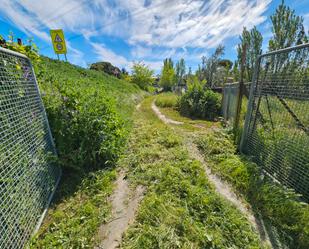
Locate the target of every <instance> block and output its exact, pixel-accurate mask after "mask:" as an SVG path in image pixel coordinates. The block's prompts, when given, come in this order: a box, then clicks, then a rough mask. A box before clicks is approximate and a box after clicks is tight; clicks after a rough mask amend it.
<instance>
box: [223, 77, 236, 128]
mask: <svg viewBox="0 0 309 249" xmlns="http://www.w3.org/2000/svg"><path fill="white" fill-rule="evenodd" d="M222 92H223V99H222V114H223V118H224V120H225V121H227V122H229V123H231V124H232V123H233V122H234V120H235V118H236V114H237V102H238V99H239V97H238V96H239V83H238V82H237V83H230V84H225V85H224V87H223V91H222Z"/></svg>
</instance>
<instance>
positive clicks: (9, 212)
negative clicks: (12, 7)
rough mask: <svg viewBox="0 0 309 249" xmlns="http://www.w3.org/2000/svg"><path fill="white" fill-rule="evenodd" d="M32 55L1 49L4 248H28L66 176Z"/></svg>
mask: <svg viewBox="0 0 309 249" xmlns="http://www.w3.org/2000/svg"><path fill="white" fill-rule="evenodd" d="M55 159H56V151H55V146H54V143H53V140H52V136H51V133H50V129H49V125H48V120H47V118H46V114H45V110H44V106H43V103H42V100H41V98H40V94H39V90H38V86H37V82H36V79H35V75H34V72H33V68H32V65H31V63H30V61H29V59H28V58H27V57H26V56H24V55H21V54H19V53H15V52H12V51H9V50H6V49H3V48H0V248H3V249H19V248H23V247H24V246H25V244H26V243H27V240H28V239H29V238H30V236H31V234H32V233H33V232H34V231H35V229H36V227H38V226H39V225H40V223H41V221H42V218H43V216H44V214H45V212H46V208H47V206H48V205H49V202H50V200H51V197H52V194H53V192H54V190H55V188H56V185H57V184H58V181H59V178H60V168H59V167H58V166H57V165H56V163H55Z"/></svg>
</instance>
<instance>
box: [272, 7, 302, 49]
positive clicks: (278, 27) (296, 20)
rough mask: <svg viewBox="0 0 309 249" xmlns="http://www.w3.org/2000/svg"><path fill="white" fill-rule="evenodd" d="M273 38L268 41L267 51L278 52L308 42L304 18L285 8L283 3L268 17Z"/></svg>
mask: <svg viewBox="0 0 309 249" xmlns="http://www.w3.org/2000/svg"><path fill="white" fill-rule="evenodd" d="M270 19H271V22H272V33H273V37H272V38H271V39H270V41H269V50H270V51H273V50H278V49H282V48H287V47H291V46H295V45H299V44H302V43H306V42H308V37H307V35H306V32H305V28H304V24H303V22H304V18H303V17H301V16H298V15H296V14H295V10H292V9H291V8H290V7H288V6H286V5H285V3H284V1H282V3H281V4H280V5H279V6H278V8H277V9H276V12H275V13H274V14H273V15H272V16H271V17H270Z"/></svg>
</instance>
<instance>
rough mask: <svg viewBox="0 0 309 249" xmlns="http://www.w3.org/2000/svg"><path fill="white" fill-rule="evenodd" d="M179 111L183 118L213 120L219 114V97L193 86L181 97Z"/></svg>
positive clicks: (199, 86)
mask: <svg viewBox="0 0 309 249" xmlns="http://www.w3.org/2000/svg"><path fill="white" fill-rule="evenodd" d="M179 110H180V113H181V114H182V115H185V116H190V117H195V118H202V119H208V120H214V119H215V118H217V117H218V116H219V115H220V113H221V95H220V94H218V93H215V92H213V91H212V90H209V89H204V87H203V86H202V85H200V84H194V85H193V86H192V87H190V88H189V90H188V91H187V92H186V93H185V94H184V95H183V96H181V98H180V100H179Z"/></svg>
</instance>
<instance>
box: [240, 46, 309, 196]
mask: <svg viewBox="0 0 309 249" xmlns="http://www.w3.org/2000/svg"><path fill="white" fill-rule="evenodd" d="M241 148H242V150H243V151H244V152H245V153H247V154H249V155H251V156H253V159H254V160H255V161H256V162H257V163H258V165H259V166H261V167H262V169H263V171H264V172H265V173H266V174H268V175H269V176H271V177H272V178H273V179H275V180H276V181H278V182H280V183H281V184H283V185H285V186H287V187H290V188H293V189H294V190H295V191H296V192H298V193H300V194H302V195H303V197H304V199H307V200H309V149H308V148H309V44H308V45H302V46H298V47H294V48H289V49H284V50H279V51H275V52H272V53H268V54H265V55H262V56H261V57H260V58H259V61H258V63H257V66H256V70H255V76H254V81H253V86H252V87H251V93H250V100H249V105H248V113H247V117H246V124H245V132H244V133H243V137H242V144H241Z"/></svg>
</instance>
